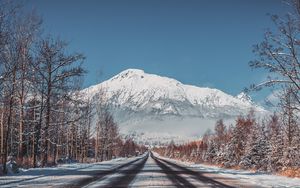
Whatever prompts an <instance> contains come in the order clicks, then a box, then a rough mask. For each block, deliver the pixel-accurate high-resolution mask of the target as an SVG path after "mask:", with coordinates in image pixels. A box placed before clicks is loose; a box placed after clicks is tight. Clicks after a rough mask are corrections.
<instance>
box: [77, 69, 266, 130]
mask: <svg viewBox="0 0 300 188" xmlns="http://www.w3.org/2000/svg"><path fill="white" fill-rule="evenodd" d="M82 92H83V93H84V95H85V96H86V97H89V98H91V99H92V102H93V103H96V102H97V100H99V96H98V94H99V93H100V94H101V92H104V93H105V99H104V101H103V102H104V103H106V104H107V106H108V107H109V110H110V111H111V113H112V114H113V115H114V117H115V119H116V121H117V123H118V124H119V125H120V129H121V131H122V132H130V131H133V130H134V131H136V130H137V129H140V132H141V131H142V132H143V131H148V129H149V127H154V126H156V127H160V129H162V127H163V126H165V127H168V126H171V125H174V124H176V123H178V122H180V121H182V124H183V121H186V120H188V121H187V122H188V123H187V122H186V123H185V124H189V125H185V126H191V125H190V124H195V125H194V126H202V125H201V124H203V121H202V120H205V122H206V120H210V123H209V124H213V122H214V121H215V120H217V119H220V118H222V119H234V118H236V117H237V116H239V115H245V114H246V113H248V112H249V111H250V109H253V110H254V111H256V112H257V113H258V114H263V113H265V112H267V111H266V110H265V109H264V108H263V107H260V106H258V105H256V104H255V103H254V102H253V101H252V99H251V98H250V97H249V96H248V95H247V94H246V93H243V92H242V93H240V94H239V95H237V96H231V95H229V94H227V93H225V92H223V91H221V90H218V89H215V88H208V87H197V86H193V85H188V84H183V83H181V82H180V81H178V80H176V79H173V78H168V77H164V76H159V75H155V74H149V73H145V72H144V71H143V70H140V69H127V70H124V71H122V72H120V73H119V74H117V75H115V76H113V77H112V78H110V79H108V80H106V81H104V82H102V83H100V84H97V85H94V86H91V87H89V88H86V89H84V90H82ZM190 119H193V121H192V123H191V121H190ZM196 120H199V121H196ZM151 122H153V123H151ZM168 122H169V123H168ZM171 122H172V123H171ZM201 122H202V123H201ZM205 124H208V123H207V122H206V123H205ZM203 126H204V125H203ZM165 127H164V128H165ZM180 128H181V127H180V125H179V124H178V126H177V129H180ZM171 129H172V127H171ZM192 129H193V126H192ZM191 134H194V133H192V132H191Z"/></svg>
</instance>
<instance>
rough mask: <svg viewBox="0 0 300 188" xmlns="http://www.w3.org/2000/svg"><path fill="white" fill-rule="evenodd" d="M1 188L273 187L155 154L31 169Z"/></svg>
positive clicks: (1, 180)
mask: <svg viewBox="0 0 300 188" xmlns="http://www.w3.org/2000/svg"><path fill="white" fill-rule="evenodd" d="M208 169H209V168H208ZM251 182H252V183H251ZM295 183H297V182H295ZM294 185H297V184H294ZM0 187H70V188H73V187H74V188H77V187H85V188H94V187H192V188H193V187H217V188H218V187H246V188H247V187H255V188H257V187H274V186H268V185H264V186H261V184H260V183H259V181H258V182H257V181H256V182H255V181H254V182H253V181H245V180H243V179H241V178H240V177H239V176H238V175H235V176H233V175H231V176H227V175H226V174H223V173H221V174H220V173H219V171H212V170H205V169H203V168H199V167H194V166H191V165H185V164H184V163H181V162H178V161H175V160H172V159H168V158H163V157H160V156H158V155H157V154H152V153H150V154H148V153H147V154H144V155H142V156H139V157H133V158H121V159H114V160H111V161H105V162H101V163H94V164H70V165H62V166H59V167H56V168H41V169H30V170H28V171H25V172H22V173H20V174H18V175H14V176H6V177H0ZM275 187H276V186H275ZM280 187H281V186H280ZM283 187H285V186H283ZM292 187H295V186H292ZM296 187H297V186H296Z"/></svg>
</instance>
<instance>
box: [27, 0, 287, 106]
mask: <svg viewBox="0 0 300 188" xmlns="http://www.w3.org/2000/svg"><path fill="white" fill-rule="evenodd" d="M26 7H27V8H30V9H32V8H34V9H36V10H37V12H38V13H39V14H41V15H42V17H43V19H44V27H45V32H46V33H49V32H50V33H52V34H54V35H57V36H60V37H61V38H63V39H66V40H67V41H69V42H70V49H71V50H75V51H79V52H83V53H84V54H85V55H86V57H87V60H86V62H85V67H86V69H87V70H88V74H87V76H86V79H85V82H84V87H88V86H90V85H94V84H96V83H99V82H101V81H103V80H106V79H108V78H110V77H112V76H113V75H115V74H117V73H119V72H121V71H122V70H124V69H127V68H138V69H143V70H145V72H149V73H154V74H159V75H164V76H168V77H172V78H175V79H177V80H179V81H181V82H183V83H186V84H193V85H197V86H208V87H214V88H218V89H221V90H223V91H225V92H227V93H229V94H232V95H236V94H238V93H239V92H240V91H242V90H243V88H245V87H246V86H249V85H250V84H252V83H256V82H259V81H262V80H263V78H264V77H265V76H266V74H265V73H264V72H261V71H252V70H251V69H250V68H249V66H248V62H249V61H250V60H253V59H254V55H253V54H252V45H253V44H256V43H258V42H260V41H261V40H262V38H263V33H264V31H265V30H266V29H267V28H269V27H273V25H272V22H271V21H270V18H269V17H268V16H267V13H271V14H280V15H283V14H285V13H286V12H287V11H288V10H289V7H288V6H287V5H286V4H284V3H282V1H281V0H251V1H250V0H249V1H246V0H180V1H179V0H148V1H146V0H137V1H132V0H128V1H125V0H106V1H104V0H82V1H79V0H72V1H71V0H51V1H50V0H49V1H45V0H39V1H36V0H27V1H26ZM99 72H102V74H99ZM266 95H267V94H266V92H261V93H253V94H252V97H254V99H256V100H257V101H260V100H262V99H263V97H265V96H266Z"/></svg>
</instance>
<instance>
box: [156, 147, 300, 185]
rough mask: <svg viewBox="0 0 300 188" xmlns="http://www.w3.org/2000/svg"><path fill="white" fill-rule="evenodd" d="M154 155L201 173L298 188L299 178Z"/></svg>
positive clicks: (253, 182) (246, 182)
mask: <svg viewBox="0 0 300 188" xmlns="http://www.w3.org/2000/svg"><path fill="white" fill-rule="evenodd" d="M153 154H154V155H156V156H158V157H159V158H162V159H164V160H168V161H170V162H173V163H176V164H179V165H183V166H187V167H189V169H191V170H194V171H201V172H203V173H208V174H218V175H222V176H226V177H228V178H232V179H238V180H239V181H241V182H245V184H249V183H251V184H254V185H257V186H262V187H272V188H273V187H274V188H275V187H280V188H282V187H293V188H297V187H298V188H300V178H289V177H284V176H277V175H272V174H267V173H261V172H252V171H247V170H234V169H225V168H219V167H216V166H210V165H204V164H195V163H191V162H183V161H179V160H175V159H170V158H165V157H162V156H159V154H157V153H154V152H153Z"/></svg>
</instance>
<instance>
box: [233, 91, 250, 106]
mask: <svg viewBox="0 0 300 188" xmlns="http://www.w3.org/2000/svg"><path fill="white" fill-rule="evenodd" d="M236 98H237V99H239V100H241V101H243V102H249V103H251V104H252V103H253V101H252V98H251V97H250V96H249V95H248V94H247V93H245V92H241V93H240V94H238V95H237V96H236Z"/></svg>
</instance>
